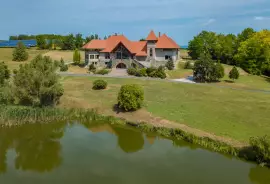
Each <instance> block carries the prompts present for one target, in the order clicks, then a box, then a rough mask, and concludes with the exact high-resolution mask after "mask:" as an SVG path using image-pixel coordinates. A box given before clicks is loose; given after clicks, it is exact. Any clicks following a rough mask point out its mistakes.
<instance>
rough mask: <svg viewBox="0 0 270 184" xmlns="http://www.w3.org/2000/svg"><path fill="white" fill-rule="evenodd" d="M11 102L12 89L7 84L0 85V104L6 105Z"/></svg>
mask: <svg viewBox="0 0 270 184" xmlns="http://www.w3.org/2000/svg"><path fill="white" fill-rule="evenodd" d="M12 103H13V97H12V91H11V88H10V86H9V84H5V85H2V86H0V104H5V105H8V104H12Z"/></svg>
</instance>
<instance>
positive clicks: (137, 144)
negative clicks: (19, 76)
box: [0, 107, 270, 184]
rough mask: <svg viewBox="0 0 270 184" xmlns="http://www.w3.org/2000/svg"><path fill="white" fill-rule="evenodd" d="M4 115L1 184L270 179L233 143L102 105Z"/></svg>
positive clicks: (257, 182) (249, 182)
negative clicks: (106, 111)
mask: <svg viewBox="0 0 270 184" xmlns="http://www.w3.org/2000/svg"><path fill="white" fill-rule="evenodd" d="M68 114H69V116H68ZM64 117H65V118H64ZM0 122H2V123H1V124H2V127H1V128H0V183H5V184H9V183H12V184H17V183H20V184H21V183H27V184H31V183H33V184H34V183H40V184H43V183H60V184H61V183H63V184H64V183H65V184H68V183H89V182H92V183H117V184H118V183H134V184H135V183H136V184H137V183H142V184H143V183H157V184H158V183H168V182H169V183H181V182H182V183H190V184H192V183H194V184H195V183H208V184H211V183H213V184H214V183H237V184H242V183H243V184H268V183H269V181H270V169H268V168H267V167H261V166H259V165H257V164H255V163H252V162H246V161H244V160H242V159H239V158H237V157H234V156H232V155H233V152H237V150H234V149H233V148H230V149H229V147H230V146H229V145H226V144H224V143H218V142H215V141H214V140H210V139H205V140H204V141H203V139H199V138H196V137H195V136H194V137H192V136H191V135H189V136H188V135H186V136H184V135H183V133H182V132H180V130H178V131H176V130H175V131H172V130H169V129H165V128H155V127H150V126H147V125H145V124H141V125H138V124H134V123H130V122H125V121H124V120H119V119H115V118H113V117H104V116H100V115H97V114H96V112H95V111H85V110H69V111H67V110H62V109H33V108H20V109H18V108H17V107H14V108H13V107H12V108H2V109H1V114H0ZM181 135H182V137H181ZM188 137H189V139H190V140H188ZM184 140H186V141H184ZM188 141H189V142H193V144H191V143H189V142H188ZM207 141H208V142H207ZM203 143H204V144H205V145H204V144H203ZM214 146H216V148H214ZM205 147H208V148H209V149H205ZM210 149H211V150H214V151H217V152H221V153H222V150H226V151H223V152H224V153H226V154H221V153H217V152H212V151H210ZM215 149H216V150H215Z"/></svg>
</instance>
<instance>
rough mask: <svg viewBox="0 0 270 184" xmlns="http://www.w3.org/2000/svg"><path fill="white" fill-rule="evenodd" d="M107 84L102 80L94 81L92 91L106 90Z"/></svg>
mask: <svg viewBox="0 0 270 184" xmlns="http://www.w3.org/2000/svg"><path fill="white" fill-rule="evenodd" d="M107 85H108V83H107V82H106V81H104V80H95V81H94V82H93V89H94V90H101V89H106V88H107Z"/></svg>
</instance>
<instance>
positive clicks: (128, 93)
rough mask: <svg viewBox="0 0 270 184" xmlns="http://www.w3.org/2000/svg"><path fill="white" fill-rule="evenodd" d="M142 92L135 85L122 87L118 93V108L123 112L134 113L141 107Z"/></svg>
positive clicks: (140, 88)
mask: <svg viewBox="0 0 270 184" xmlns="http://www.w3.org/2000/svg"><path fill="white" fill-rule="evenodd" d="M143 100H144V91H143V89H142V87H141V86H139V85H137V84H127V85H123V86H122V87H121V89H120V91H119V93H118V107H119V108H120V109H123V110H125V111H134V110H137V109H139V108H141V107H142V104H143Z"/></svg>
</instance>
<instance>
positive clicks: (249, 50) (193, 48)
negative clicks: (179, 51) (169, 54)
mask: <svg viewBox="0 0 270 184" xmlns="http://www.w3.org/2000/svg"><path fill="white" fill-rule="evenodd" d="M188 50H189V55H190V57H191V58H192V59H195V60H197V59H199V58H200V56H201V54H209V55H210V57H211V59H212V60H213V61H218V62H220V63H224V64H229V65H235V66H239V67H241V68H243V69H244V70H245V71H246V72H248V73H250V74H254V75H268V76H270V31H269V30H262V31H259V32H256V31H255V30H253V29H252V28H246V29H244V30H243V31H242V32H241V33H239V34H238V35H234V34H217V33H215V32H209V31H202V32H201V33H200V34H198V35H197V36H195V37H194V38H193V40H191V41H190V42H189V46H188Z"/></svg>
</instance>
